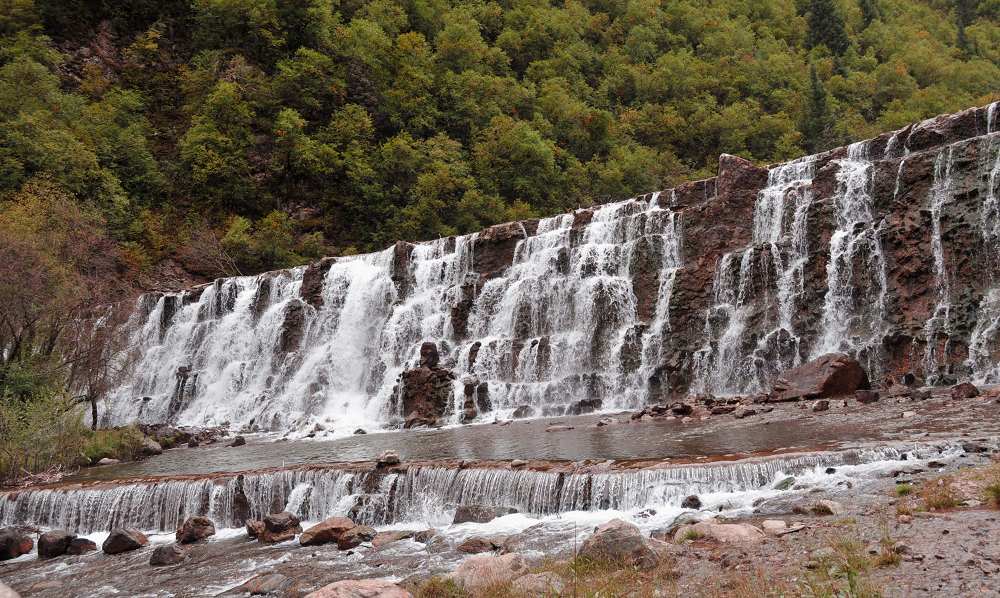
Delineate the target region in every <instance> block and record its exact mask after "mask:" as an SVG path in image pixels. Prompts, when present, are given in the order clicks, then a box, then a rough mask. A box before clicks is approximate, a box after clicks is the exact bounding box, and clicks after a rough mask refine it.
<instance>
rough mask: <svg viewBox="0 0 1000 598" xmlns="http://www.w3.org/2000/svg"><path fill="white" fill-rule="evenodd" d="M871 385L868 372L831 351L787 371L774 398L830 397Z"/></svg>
mask: <svg viewBox="0 0 1000 598" xmlns="http://www.w3.org/2000/svg"><path fill="white" fill-rule="evenodd" d="M869 387H870V385H869V382H868V374H866V373H865V370H864V368H862V367H861V364H860V363H858V361H857V360H856V359H853V358H852V357H850V356H849V355H845V354H843V353H828V354H826V355H821V356H820V357H817V358H816V359H814V360H812V361H809V362H807V363H804V364H802V365H800V366H798V367H795V368H792V369H790V370H788V371H786V372H784V373H783V374H782V375H781V377H780V378H778V380H777V381H776V382H775V383H774V386H773V389H772V396H773V397H774V399H773V400H777V401H795V400H801V399H828V398H833V397H841V396H845V395H853V394H854V393H855V391H857V390H866V389H868V388H869Z"/></svg>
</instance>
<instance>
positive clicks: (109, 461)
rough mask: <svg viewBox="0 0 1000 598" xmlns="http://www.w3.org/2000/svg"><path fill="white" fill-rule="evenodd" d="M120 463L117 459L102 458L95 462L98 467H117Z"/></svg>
mask: <svg viewBox="0 0 1000 598" xmlns="http://www.w3.org/2000/svg"><path fill="white" fill-rule="evenodd" d="M119 463H121V461H119V460H118V459H112V458H111V457H104V458H103V459H101V460H100V461H98V462H97V464H98V465H118V464H119Z"/></svg>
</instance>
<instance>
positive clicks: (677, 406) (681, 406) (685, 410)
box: [670, 403, 694, 417]
mask: <svg viewBox="0 0 1000 598" xmlns="http://www.w3.org/2000/svg"><path fill="white" fill-rule="evenodd" d="M693 411H694V408H693V407H691V405H688V404H687V403H674V404H673V405H671V406H670V413H673V414H674V415H676V416H677V417H683V416H685V415H691V413H692V412H693Z"/></svg>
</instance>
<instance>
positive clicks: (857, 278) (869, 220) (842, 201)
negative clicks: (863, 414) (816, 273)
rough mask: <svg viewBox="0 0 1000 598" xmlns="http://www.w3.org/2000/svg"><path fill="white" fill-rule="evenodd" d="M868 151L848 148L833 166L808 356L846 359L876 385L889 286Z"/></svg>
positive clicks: (861, 145) (866, 145)
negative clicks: (820, 297) (817, 311)
mask: <svg viewBox="0 0 1000 598" xmlns="http://www.w3.org/2000/svg"><path fill="white" fill-rule="evenodd" d="M869 145H870V142H868V141H862V142H858V143H854V144H851V145H850V146H849V147H848V150H847V158H846V159H842V160H839V161H838V166H839V169H838V171H837V191H836V193H835V195H834V197H833V204H834V205H833V208H834V213H835V226H836V228H835V230H834V232H833V235H832V236H831V238H830V258H829V262H828V263H827V266H826V274H827V290H826V296H825V298H824V301H823V317H822V322H821V332H820V334H819V338H818V339H817V342H816V343H815V345H814V346H813V349H812V355H811V356H812V357H817V356H819V355H822V354H824V353H831V352H846V353H850V354H852V355H855V356H856V357H857V358H858V359H859V360H861V361H862V362H863V363H865V365H866V369H867V370H868V372H869V376H870V377H872V378H874V379H877V378H878V375H877V374H878V372H879V371H880V369H881V360H880V350H881V343H882V338H883V336H884V335H885V309H886V290H887V288H888V281H887V279H886V264H885V255H884V254H883V250H882V241H881V224H880V223H876V222H875V216H874V211H873V206H872V202H873V198H872V174H873V168H874V166H873V163H872V161H871V160H870V158H869ZM856 265H860V268H857V269H856Z"/></svg>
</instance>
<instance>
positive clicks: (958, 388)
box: [951, 382, 979, 399]
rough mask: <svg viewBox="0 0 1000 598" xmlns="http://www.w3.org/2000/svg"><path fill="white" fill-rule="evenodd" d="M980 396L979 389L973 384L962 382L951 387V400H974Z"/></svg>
mask: <svg viewBox="0 0 1000 598" xmlns="http://www.w3.org/2000/svg"><path fill="white" fill-rule="evenodd" d="M978 396H979V389H978V388H976V385H975V384H972V383H971V382H962V383H961V384H956V385H955V386H952V387H951V398H953V399H972V398H975V397H978Z"/></svg>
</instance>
